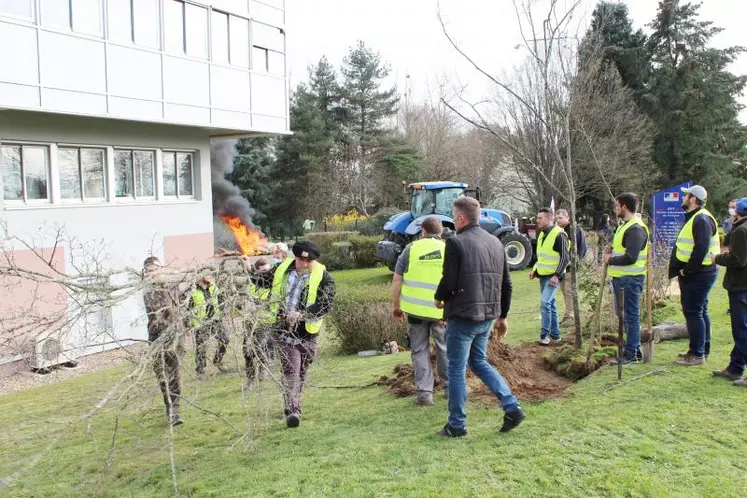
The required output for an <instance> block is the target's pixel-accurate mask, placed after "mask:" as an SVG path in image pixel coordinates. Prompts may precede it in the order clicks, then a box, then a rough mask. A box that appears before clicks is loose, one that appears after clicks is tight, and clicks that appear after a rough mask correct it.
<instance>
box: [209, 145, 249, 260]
mask: <svg viewBox="0 0 747 498" xmlns="http://www.w3.org/2000/svg"><path fill="white" fill-rule="evenodd" d="M234 157H236V140H211V141H210V175H211V182H212V186H213V216H214V219H213V240H214V242H213V243H214V245H215V249H216V250H217V249H228V250H234V249H237V248H238V246H237V244H236V240H235V239H234V236H233V232H231V230H230V229H229V228H228V226H227V225H226V224H225V223H224V222H223V220H222V219H221V218H220V217H221V216H231V217H238V218H239V219H240V220H241V222H242V223H243V224H244V225H246V226H248V227H254V224H253V223H252V216H254V209H252V206H251V205H250V204H249V201H248V200H246V199H245V198H244V197H243V196H242V195H241V190H240V189H239V187H237V186H236V185H234V184H233V183H231V182H230V181H228V180H227V179H226V175H229V174H231V173H232V172H233V159H234Z"/></svg>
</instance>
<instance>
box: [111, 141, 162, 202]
mask: <svg viewBox="0 0 747 498" xmlns="http://www.w3.org/2000/svg"><path fill="white" fill-rule="evenodd" d="M154 155H155V154H154V153H153V152H152V151H141V150H134V151H133V150H117V151H115V152H114V185H115V195H116V196H117V197H120V198H122V197H133V198H135V199H138V198H143V197H154V196H155V182H154V180H155V160H154Z"/></svg>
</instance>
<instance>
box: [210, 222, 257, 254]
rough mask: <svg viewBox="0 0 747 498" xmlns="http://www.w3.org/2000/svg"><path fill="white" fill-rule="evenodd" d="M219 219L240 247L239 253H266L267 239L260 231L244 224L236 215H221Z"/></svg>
mask: <svg viewBox="0 0 747 498" xmlns="http://www.w3.org/2000/svg"><path fill="white" fill-rule="evenodd" d="M221 219H223V221H225V222H226V225H228V228H230V229H231V231H232V232H233V236H234V238H235V239H236V243H237V244H238V245H239V248H241V254H244V255H246V256H256V255H259V254H266V253H267V239H266V238H265V237H264V236H263V235H262V232H260V231H259V230H257V229H256V228H250V227H248V226H246V225H244V224H243V223H242V222H241V220H240V219H239V218H238V217H236V216H221Z"/></svg>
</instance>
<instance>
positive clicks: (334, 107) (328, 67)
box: [309, 57, 342, 136]
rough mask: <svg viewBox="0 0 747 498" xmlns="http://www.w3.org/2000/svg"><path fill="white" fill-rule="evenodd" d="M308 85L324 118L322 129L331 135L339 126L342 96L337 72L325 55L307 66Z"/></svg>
mask: <svg viewBox="0 0 747 498" xmlns="http://www.w3.org/2000/svg"><path fill="white" fill-rule="evenodd" d="M309 87H310V91H311V93H313V94H314V95H315V96H316V99H317V103H318V104H317V105H318V107H319V110H320V111H321V113H322V116H323V119H324V129H325V130H326V131H327V133H328V134H329V135H330V136H331V135H332V134H334V133H336V131H337V129H338V128H339V123H340V118H341V108H340V100H341V98H342V96H341V95H340V91H341V90H340V85H339V83H338V82H337V73H336V72H335V68H334V67H333V66H332V64H330V63H329V61H328V60H327V57H322V58H321V59H319V62H318V63H317V64H316V65H315V66H312V67H310V68H309Z"/></svg>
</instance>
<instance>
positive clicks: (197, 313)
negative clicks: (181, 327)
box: [192, 284, 220, 327]
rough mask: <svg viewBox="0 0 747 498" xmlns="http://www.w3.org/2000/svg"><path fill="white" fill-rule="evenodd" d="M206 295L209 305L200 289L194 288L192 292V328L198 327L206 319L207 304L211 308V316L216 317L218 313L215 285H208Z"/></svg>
mask: <svg viewBox="0 0 747 498" xmlns="http://www.w3.org/2000/svg"><path fill="white" fill-rule="evenodd" d="M208 293H209V294H210V302H209V303H208V300H207V298H206V297H205V291H204V290H203V289H202V288H200V287H195V290H193V291H192V303H193V305H194V308H193V309H194V311H193V315H192V326H193V327H199V326H200V324H201V323H202V322H203V320H205V319H206V318H208V304H210V305H212V306H213V316H217V315H218V314H219V313H220V310H219V308H218V306H219V305H218V293H217V288H216V287H215V285H213V284H210V286H209V287H208Z"/></svg>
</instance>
